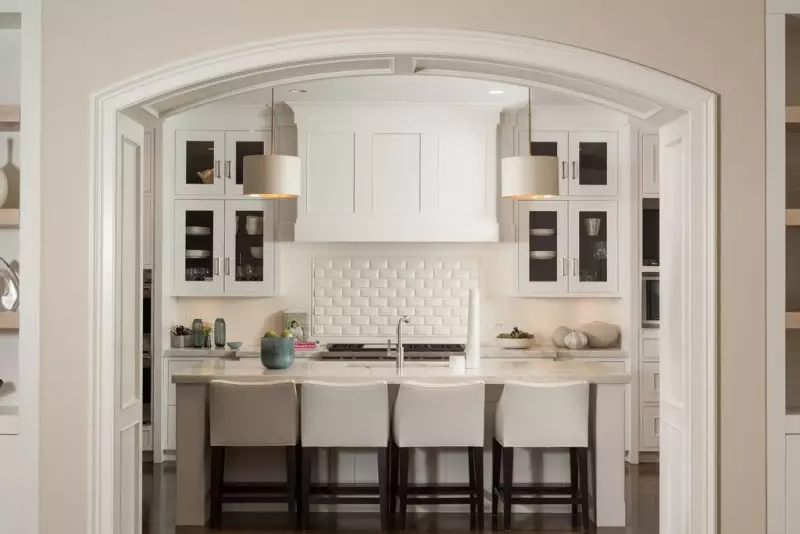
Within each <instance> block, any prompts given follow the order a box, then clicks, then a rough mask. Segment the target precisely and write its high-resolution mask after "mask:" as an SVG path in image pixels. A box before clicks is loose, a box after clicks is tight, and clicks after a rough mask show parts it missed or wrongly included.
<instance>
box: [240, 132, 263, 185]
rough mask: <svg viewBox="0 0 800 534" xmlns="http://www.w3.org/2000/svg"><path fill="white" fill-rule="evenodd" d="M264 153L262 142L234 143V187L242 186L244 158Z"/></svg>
mask: <svg viewBox="0 0 800 534" xmlns="http://www.w3.org/2000/svg"><path fill="white" fill-rule="evenodd" d="M263 153H264V141H236V185H243V184H244V157H245V156H258V155H260V154H263Z"/></svg>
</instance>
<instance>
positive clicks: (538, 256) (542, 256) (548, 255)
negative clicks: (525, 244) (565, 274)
mask: <svg viewBox="0 0 800 534" xmlns="http://www.w3.org/2000/svg"><path fill="white" fill-rule="evenodd" d="M555 257H556V251H555V250H532V251H531V258H533V259H534V260H552V259H553V258H555Z"/></svg>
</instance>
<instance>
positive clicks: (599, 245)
mask: <svg viewBox="0 0 800 534" xmlns="http://www.w3.org/2000/svg"><path fill="white" fill-rule="evenodd" d="M607 257H608V249H607V248H606V242H605V241H598V242H596V243H595V244H594V258H595V259H596V260H605V259H606V258H607Z"/></svg>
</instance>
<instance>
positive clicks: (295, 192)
mask: <svg viewBox="0 0 800 534" xmlns="http://www.w3.org/2000/svg"><path fill="white" fill-rule="evenodd" d="M301 169H302V168H301V164H300V158H298V157H297V156H279V155H276V154H268V155H263V156H245V157H244V194H245V195H249V196H256V197H262V198H295V197H299V196H300V184H301V173H302V170H301Z"/></svg>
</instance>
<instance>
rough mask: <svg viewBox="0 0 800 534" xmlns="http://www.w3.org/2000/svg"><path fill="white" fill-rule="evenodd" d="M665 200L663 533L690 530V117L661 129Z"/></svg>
mask: <svg viewBox="0 0 800 534" xmlns="http://www.w3.org/2000/svg"><path fill="white" fill-rule="evenodd" d="M659 154H660V161H659V176H660V177H663V178H664V180H663V182H661V184H660V186H661V199H662V200H661V201H662V202H663V203H664V204H665V205H667V206H669V209H668V210H662V214H667V215H668V217H664V216H662V218H661V228H660V233H661V254H660V255H661V293H660V294H661V310H662V315H661V331H660V336H659V341H660V347H659V370H660V373H661V375H660V377H661V380H660V391H659V400H660V410H659V412H660V431H659V437H660V451H661V455H660V462H661V466H660V473H661V478H660V484H661V491H660V499H661V503H660V529H659V532H661V533H662V534H684V533H688V532H691V529H690V525H689V517H690V516H691V495H692V491H691V489H692V488H691V479H690V471H689V466H690V465H691V463H692V459H691V421H690V417H689V411H688V410H689V407H690V406H691V404H690V398H689V397H690V392H691V383H690V376H689V365H688V362H689V359H690V357H691V349H692V345H691V337H690V336H691V329H690V328H689V324H687V322H688V320H689V318H690V317H692V314H691V313H690V310H689V309H687V308H688V307H689V306H691V305H692V299H691V298H687V295H690V292H691V286H690V284H691V281H690V280H689V279H688V276H689V273H691V272H692V270H691V254H690V237H691V236H689V235H688V232H687V231H686V225H687V222H688V221H689V217H690V216H691V213H688V212H687V209H688V207H689V206H691V205H692V203H691V191H689V190H688V188H686V189H685V186H684V185H683V184H685V183H686V180H684V179H683V176H686V175H688V174H690V173H691V167H690V165H691V124H690V121H689V118H688V116H683V117H681V118H679V119H677V120H676V121H674V122H672V123H670V124H668V125H666V126H664V127H662V128H661V129H660V133H659Z"/></svg>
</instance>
